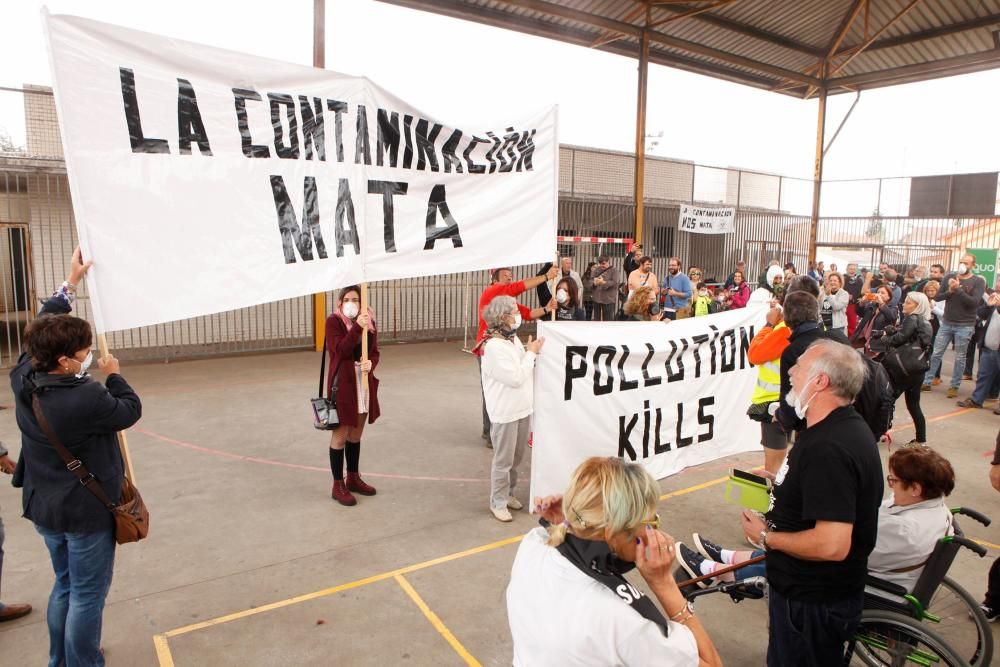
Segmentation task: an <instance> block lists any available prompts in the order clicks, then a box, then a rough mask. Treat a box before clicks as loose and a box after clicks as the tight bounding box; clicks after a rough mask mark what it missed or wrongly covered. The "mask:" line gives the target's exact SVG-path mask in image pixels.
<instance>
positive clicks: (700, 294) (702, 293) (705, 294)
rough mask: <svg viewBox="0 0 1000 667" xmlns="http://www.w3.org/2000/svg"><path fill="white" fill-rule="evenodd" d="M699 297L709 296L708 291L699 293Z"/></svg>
mask: <svg viewBox="0 0 1000 667" xmlns="http://www.w3.org/2000/svg"><path fill="white" fill-rule="evenodd" d="M698 296H708V290H707V289H703V290H700V291H699V292H698Z"/></svg>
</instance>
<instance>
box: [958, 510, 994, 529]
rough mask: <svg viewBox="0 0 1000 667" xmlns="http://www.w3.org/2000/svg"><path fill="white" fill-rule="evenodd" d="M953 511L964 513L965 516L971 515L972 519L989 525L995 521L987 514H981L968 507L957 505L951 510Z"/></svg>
mask: <svg viewBox="0 0 1000 667" xmlns="http://www.w3.org/2000/svg"><path fill="white" fill-rule="evenodd" d="M951 513H952V514H962V515H964V516H967V517H969V518H970V519H975V520H976V521H978V522H979V523H981V524H983V525H984V526H989V525H990V524H991V523H993V521H992V520H991V519H990V518H989V517H988V516H986V515H985V514H981V513H979V512H977V511H976V510H974V509H969V508H968V507H956V508H955V509H953V510H952V511H951Z"/></svg>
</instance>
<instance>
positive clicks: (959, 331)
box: [924, 322, 976, 389]
mask: <svg viewBox="0 0 1000 667" xmlns="http://www.w3.org/2000/svg"><path fill="white" fill-rule="evenodd" d="M975 329H976V328H975V327H974V326H973V325H971V324H965V325H956V324H949V323H948V322H942V323H941V328H940V329H938V332H937V336H935V337H934V354H933V356H931V367H930V368H928V369H927V374H926V375H924V384H930V383H931V380H933V379H934V375H935V374H936V373H937V372H938V371H939V370H940V369H941V362H942V359H943V358H944V351H945V350H946V349H948V345H949V344H950V343H951V342H952V340H953V339H954V341H955V362H954V365H953V366H952V369H951V385H949V386H950V387H953V388H954V389H958V386H959V385H960V384H962V371H964V370H965V354H966V352H967V351H968V349H969V339H971V338H972V333H973V332H974V331H975Z"/></svg>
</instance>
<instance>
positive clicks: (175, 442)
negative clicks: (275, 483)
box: [129, 427, 489, 482]
mask: <svg viewBox="0 0 1000 667" xmlns="http://www.w3.org/2000/svg"><path fill="white" fill-rule="evenodd" d="M129 430H131V431H134V432H135V433H141V434H142V435H146V436H149V437H150V438H153V439H154V440H159V441H161V442H166V443H168V444H171V445H176V446H178V447H184V448H185V449H192V450H194V451H196V452H201V453H203V454H211V455H212V456H220V457H222V458H226V459H232V460H234V461H245V462H247V463H261V464H263V465H269V466H278V467H279V468H292V469H293V470H311V471H314V472H325V473H329V472H330V469H329V468H320V467H318V466H304V465H300V464H298V463H285V462H284V461H274V460H272V459H262V458H260V457H257V456H244V455H243V454H233V453H232V452H225V451H222V450H221V449H211V448H209V447H202V446H201V445H196V444H194V443H193V442H185V441H184V440H177V439H175V438H168V437H167V436H165V435H160V434H159V433H154V432H153V431H149V430H146V429H144V428H138V427H133V428H131V429H129ZM365 476H366V477H382V478H385V479H409V480H416V481H423V482H488V481H489V480H488V479H485V478H483V479H474V478H470V477H423V476H420V475H394V474H392V473H378V472H365Z"/></svg>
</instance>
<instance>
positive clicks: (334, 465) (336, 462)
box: [330, 447, 344, 481]
mask: <svg viewBox="0 0 1000 667" xmlns="http://www.w3.org/2000/svg"><path fill="white" fill-rule="evenodd" d="M330 470H332V471H333V478H334V479H335V480H337V481H340V480H343V479H344V450H343V449H334V448H333V447H331V448H330Z"/></svg>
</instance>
